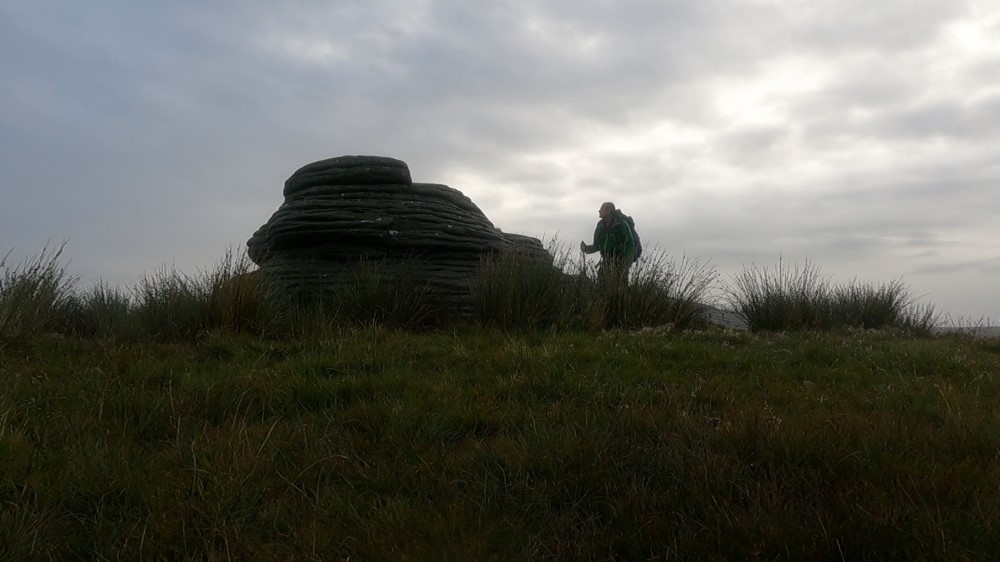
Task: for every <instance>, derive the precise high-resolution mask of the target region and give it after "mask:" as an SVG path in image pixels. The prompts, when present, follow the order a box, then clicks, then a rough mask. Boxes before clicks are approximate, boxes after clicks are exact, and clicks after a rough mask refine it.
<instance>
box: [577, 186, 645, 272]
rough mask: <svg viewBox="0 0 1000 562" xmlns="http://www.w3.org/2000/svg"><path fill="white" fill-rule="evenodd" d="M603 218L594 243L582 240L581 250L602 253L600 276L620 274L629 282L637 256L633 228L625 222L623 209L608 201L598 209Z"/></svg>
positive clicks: (598, 222)
mask: <svg viewBox="0 0 1000 562" xmlns="http://www.w3.org/2000/svg"><path fill="white" fill-rule="evenodd" d="M597 215H598V216H599V217H601V220H599V221H597V228H595V229H594V243H593V244H592V245H588V244H587V243H586V242H583V241H581V242H580V251H581V252H583V253H585V254H593V253H594V252H600V253H601V265H600V269H599V276H601V277H603V276H605V275H615V276H619V279H620V280H621V282H623V283H625V282H628V270H629V268H630V267H631V266H632V262H634V261H635V258H636V251H635V250H636V246H635V240H634V239H633V237H632V229H631V228H630V227H629V225H628V223H627V222H625V217H624V216H623V215H622V213H621V211H619V210H617V209H616V208H615V204H614V203H612V202H610V201H608V202H605V203H604V204H602V205H601V208H600V209H599V210H598V211H597Z"/></svg>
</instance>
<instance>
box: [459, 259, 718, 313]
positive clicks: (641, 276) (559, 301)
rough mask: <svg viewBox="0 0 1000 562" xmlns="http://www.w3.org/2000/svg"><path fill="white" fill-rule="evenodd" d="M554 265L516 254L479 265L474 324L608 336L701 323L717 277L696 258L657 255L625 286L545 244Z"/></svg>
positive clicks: (633, 273) (637, 268) (644, 262)
mask: <svg viewBox="0 0 1000 562" xmlns="http://www.w3.org/2000/svg"><path fill="white" fill-rule="evenodd" d="M549 252H550V253H551V254H552V255H554V256H555V259H554V263H553V264H548V263H544V262H542V263H540V262H536V261H532V260H530V259H526V258H525V257H523V256H521V255H519V254H517V253H513V252H510V253H499V254H495V255H492V256H489V257H487V258H486V259H484V261H483V263H482V264H481V266H480V269H479V276H478V277H477V279H476V283H475V295H476V313H477V316H476V318H477V320H478V321H479V322H480V323H482V324H484V325H487V326H493V327H498V328H503V329H510V328H538V327H546V328H556V329H588V330H596V331H599V330H606V329H622V328H641V327H656V326H665V325H673V326H677V327H688V326H693V325H698V324H699V323H702V322H703V318H702V310H703V307H702V306H703V303H702V301H703V300H704V298H705V296H706V294H707V292H708V291H709V290H710V288H711V286H712V284H713V283H714V282H715V279H716V274H715V271H714V270H713V269H712V268H711V267H710V266H708V265H707V264H703V263H702V262H700V261H699V260H698V259H697V258H694V257H691V256H684V257H682V258H681V259H679V260H676V259H672V258H671V257H670V256H668V255H667V254H665V253H664V252H662V251H660V250H658V249H652V250H651V251H649V252H647V257H646V258H644V259H643V260H642V261H640V262H638V263H636V264H635V265H633V267H632V268H631V271H630V275H629V280H628V282H627V283H622V282H620V281H619V280H618V279H615V278H614V277H612V276H604V277H602V276H601V275H599V274H598V271H597V268H596V267H595V266H593V265H590V264H588V262H586V261H584V260H580V261H576V262H574V260H573V257H572V255H571V252H570V251H569V250H568V249H566V248H565V247H560V246H559V244H558V243H557V242H553V243H552V244H550V247H549Z"/></svg>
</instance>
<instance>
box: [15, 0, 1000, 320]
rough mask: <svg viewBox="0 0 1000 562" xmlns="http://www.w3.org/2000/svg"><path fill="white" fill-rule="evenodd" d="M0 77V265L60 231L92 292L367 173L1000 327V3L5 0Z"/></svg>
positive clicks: (508, 217)
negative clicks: (348, 174) (309, 177)
mask: <svg viewBox="0 0 1000 562" xmlns="http://www.w3.org/2000/svg"><path fill="white" fill-rule="evenodd" d="M0 76H2V80H0V256H2V255H3V254H5V253H7V251H8V250H10V251H12V253H11V254H10V256H11V257H10V258H8V262H12V261H17V259H18V258H19V257H21V256H30V255H35V254H38V253H39V251H40V250H41V249H42V248H44V247H46V245H48V246H49V247H52V246H58V245H59V244H61V243H63V242H65V244H66V245H65V249H64V253H63V255H64V256H65V257H66V258H68V265H67V268H68V270H69V271H70V272H71V273H72V274H73V275H75V276H78V277H80V279H81V283H84V284H86V283H93V282H96V281H97V280H103V281H105V282H109V283H112V284H124V285H129V284H133V283H135V282H136V281H137V280H138V279H139V278H140V277H141V276H143V275H148V274H153V273H155V272H156V271H158V270H162V269H163V268H165V267H166V268H175V269H176V270H179V271H182V272H188V273H192V274H193V273H196V272H198V271H202V270H206V269H210V268H211V267H213V266H214V265H215V264H216V263H218V261H219V260H220V259H221V258H222V256H223V255H224V254H225V252H226V251H227V250H228V249H231V248H237V249H239V248H242V247H244V246H245V242H246V240H247V239H248V238H249V237H250V235H251V234H253V232H254V230H256V229H257V228H258V227H259V226H261V225H262V224H264V223H265V222H266V221H267V220H268V218H269V217H270V216H271V214H272V213H273V212H274V211H275V210H276V209H277V208H278V206H279V205H280V204H281V202H282V195H281V190H282V184H283V182H284V180H285V179H286V178H287V177H288V176H289V175H291V173H292V172H294V171H295V170H296V169H298V168H299V167H301V166H302V165H305V164H307V163H310V162H313V161H316V160H322V159H325V158H330V157H334V156H340V155H346V154H367V155H380V156H390V157H393V158H398V159H401V160H403V161H405V162H406V163H407V164H408V165H409V168H410V173H411V176H412V177H413V179H414V181H417V182H427V183H443V184H447V185H449V186H451V187H453V188H456V189H458V190H461V191H462V192H463V193H465V194H466V195H467V196H469V197H470V198H471V199H472V200H473V201H475V202H476V203H477V205H479V207H480V208H481V209H482V210H483V212H484V213H485V214H486V215H487V216H488V217H489V219H490V220H491V221H492V222H493V223H494V224H495V225H496V226H497V227H499V228H501V229H503V230H504V231H506V232H512V233H519V234H527V235H530V236H535V237H537V238H541V239H544V240H546V241H550V240H552V239H556V240H557V241H558V243H562V244H565V245H566V246H567V247H576V246H578V245H579V240H582V239H588V241H589V238H590V237H591V236H592V233H593V229H594V225H595V223H596V221H597V209H598V208H599V206H600V205H601V203H602V202H604V201H613V202H615V203H616V204H617V205H618V206H619V207H620V208H621V209H622V210H623V211H625V212H626V213H627V214H630V215H632V216H633V217H634V218H635V221H636V223H637V228H638V229H639V232H640V233H641V235H642V239H643V242H644V245H645V246H646V247H647V248H655V249H658V250H659V251H662V252H666V253H667V254H668V255H670V256H676V257H677V258H678V259H679V258H680V257H681V256H689V257H692V258H694V259H696V260H699V261H701V262H703V263H706V264H709V265H710V266H711V267H712V268H714V269H715V270H716V271H717V272H718V274H719V278H720V280H721V282H723V283H726V282H731V280H732V279H733V277H734V276H737V275H739V274H740V273H741V272H743V271H746V269H747V268H749V267H757V268H773V267H776V266H777V264H778V263H779V260H780V261H781V263H783V264H786V265H790V264H804V263H806V262H808V263H809V264H811V265H812V266H814V267H816V268H818V269H819V271H820V273H821V274H822V275H823V276H824V277H825V278H829V279H830V280H831V282H834V283H853V282H873V283H876V284H879V283H887V282H891V281H896V280H900V281H902V282H903V283H904V284H905V285H906V286H907V287H908V290H909V292H910V293H911V294H912V295H913V297H914V298H915V299H916V300H917V302H918V303H924V304H931V305H933V306H934V307H935V310H937V311H938V312H939V313H941V314H944V315H946V317H947V319H950V320H951V321H952V322H967V321H969V320H972V321H978V320H981V319H983V318H986V319H989V320H992V321H993V322H992V323H994V324H996V323H997V322H996V321H997V320H998V319H1000V243H998V240H1000V220H998V219H997V214H998V211H1000V3H997V2H996V1H995V0H905V1H902V0H881V1H880V2H871V0H493V1H491V2H467V1H460V0H395V1H383V0H357V1H355V0H340V1H326V2H310V1H304V0H298V1H296V0H289V1H287V2H280V3H279V2H269V1H268V2H265V1H260V0H241V1H239V2H236V1H229V0H218V1H214V2H194V1H187V0H179V1H175V2H136V1H134V0H128V1H126V0H120V1H116V0H88V1H82V0H77V1H71V0H52V1H39V0H0ZM649 251H651V250H649V249H647V252H649ZM591 259H596V258H591Z"/></svg>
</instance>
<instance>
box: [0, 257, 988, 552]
mask: <svg viewBox="0 0 1000 562" xmlns="http://www.w3.org/2000/svg"><path fill="white" fill-rule="evenodd" d="M553 253H554V254H556V256H557V260H556V261H557V266H558V267H556V268H550V267H540V266H538V265H537V263H531V262H528V261H525V260H521V259H519V258H518V256H516V255H513V254H509V255H497V256H494V257H493V258H491V259H489V260H487V261H486V262H484V263H483V265H482V268H481V272H482V274H481V276H480V277H479V278H478V279H477V280H476V291H475V295H476V297H475V298H476V300H475V305H474V311H475V312H474V315H473V316H472V317H464V318H455V317H452V316H449V315H448V314H447V312H448V311H441V310H434V308H433V306H431V305H430V304H429V303H430V302H431V300H430V299H428V298H427V294H426V292H425V291H422V290H421V288H420V287H418V286H417V287H415V286H413V285H412V284H400V283H389V282H387V281H386V280H385V279H383V278H381V277H380V275H379V272H378V268H377V266H376V265H375V264H361V266H360V267H359V268H358V278H357V280H356V282H353V283H349V284H346V285H345V286H344V287H342V288H341V290H339V291H337V293H336V295H335V296H334V297H332V298H328V299H325V300H323V301H322V302H317V301H312V302H306V301H297V302H291V301H289V300H287V299H285V298H283V297H282V296H281V294H279V293H278V292H276V291H275V290H274V289H273V286H272V285H271V284H269V283H268V282H267V280H266V279H263V278H261V277H260V276H259V275H257V274H255V273H254V268H253V267H252V264H250V262H249V261H248V260H247V259H246V258H245V256H244V255H243V254H242V253H241V252H236V251H230V252H227V253H226V254H225V256H224V258H223V259H222V260H221V261H220V263H219V264H218V265H217V266H216V267H215V268H213V269H211V270H208V271H205V272H201V273H198V274H196V275H193V276H189V275H185V274H182V273H179V272H176V271H173V270H170V269H166V268H165V269H163V270H161V271H158V272H156V273H154V274H153V275H150V276H147V277H144V278H142V279H141V280H140V281H139V283H138V284H136V286H134V287H132V288H125V289H123V288H120V287H112V286H109V285H106V284H103V283H98V284H97V285H95V286H92V287H88V288H79V287H78V282H77V280H75V279H73V278H72V277H71V276H69V275H68V274H67V272H66V267H65V265H64V264H63V260H62V253H61V249H55V250H51V251H50V250H45V251H43V252H41V254H39V255H38V256H36V257H34V258H29V259H27V260H25V261H23V262H19V263H11V262H10V260H9V259H5V260H3V261H2V263H0V458H2V459H3V462H2V463H0V559H11V560H49V559H94V560H104V559H136V560H139V559H192V560H193V559H199V560H201V559H206V560H228V559H273V560H329V559H347V558H351V559H363V560H373V559H427V558H436V559H488V558H493V559H546V558H552V559H596V560H600V559H671V558H673V559H681V560H703V559H704V560H714V559H768V560H773V559H785V560H793V559H816V560H845V559H846V560H863V559H877V560H886V559H906V560H917V559H935V560H944V559H956V560H961V559H968V560H978V559H985V558H988V557H989V556H990V555H992V553H993V551H994V548H995V545H996V544H998V543H1000V491H998V488H997V486H996V482H997V481H998V479H1000V449H998V447H997V443H998V442H1000V424H998V416H997V412H996V404H997V398H998V394H1000V392H998V391H1000V380H998V376H1000V345H998V342H997V341H996V340H984V341H977V340H972V339H969V338H963V337H956V336H950V337H944V336H940V335H934V334H933V333H932V330H931V328H932V327H933V325H934V322H935V315H934V311H933V308H931V307H929V306H919V305H917V304H916V303H915V300H914V299H913V298H912V297H911V296H910V295H909V294H908V291H907V289H906V287H905V286H904V285H903V284H902V283H901V282H889V283H883V284H874V283H850V284H847V285H835V284H833V283H831V282H830V281H829V280H827V279H824V278H823V277H822V276H820V275H819V272H818V268H816V267H815V266H813V265H810V264H808V263H807V264H805V265H804V266H786V265H785V264H784V263H780V262H779V264H778V266H777V267H774V268H766V267H764V268H761V267H756V266H752V267H750V268H747V269H745V270H744V272H743V273H742V274H741V275H738V276H735V277H733V278H732V279H729V280H727V281H725V282H720V281H719V280H718V278H717V275H716V274H715V272H714V270H713V269H712V268H711V267H710V266H708V265H706V264H704V263H702V262H700V261H699V260H697V259H694V258H690V257H684V258H679V259H672V258H670V257H669V256H668V255H666V254H664V253H661V252H656V251H652V252H650V256H649V257H647V258H646V260H645V261H644V262H642V263H640V264H638V265H637V266H636V267H635V268H634V271H633V273H632V279H631V281H630V283H629V284H628V285H625V286H622V285H618V284H610V283H606V282H604V281H602V280H601V279H600V278H599V277H598V276H597V275H596V274H595V272H594V271H593V270H590V269H588V268H587V267H585V266H583V265H582V264H573V263H571V261H572V260H570V259H569V258H568V257H567V256H568V253H566V252H564V251H561V250H559V249H558V248H557V247H556V248H554V251H553ZM567 272H569V274H567ZM717 301H718V302H722V303H723V305H720V306H726V307H729V308H731V309H732V311H733V312H734V313H735V314H737V315H739V316H740V317H741V318H742V320H743V322H744V324H745V325H746V327H747V328H748V329H747V330H733V329H728V328H723V327H719V326H715V325H713V324H712V323H711V322H709V321H708V320H707V311H708V310H709V309H708V308H707V306H706V305H709V304H717Z"/></svg>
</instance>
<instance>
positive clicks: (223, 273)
mask: <svg viewBox="0 0 1000 562" xmlns="http://www.w3.org/2000/svg"><path fill="white" fill-rule="evenodd" d="M133 300H134V305H133V309H132V313H131V315H132V318H133V320H134V321H135V324H136V333H137V334H139V335H142V336H145V337H149V338H152V339H158V340H185V341H187V340H192V339H194V338H197V337H198V336H199V335H200V334H204V333H207V332H210V331H225V332H232V333H247V334H254V335H266V334H270V333H274V332H275V331H276V330H278V329H279V326H280V325H281V323H282V322H283V320H284V318H285V311H284V307H283V306H282V303H281V302H280V299H279V298H278V296H277V295H276V294H275V293H274V290H273V288H272V285H271V284H270V283H268V282H267V281H266V280H265V279H264V278H263V277H262V275H261V274H260V273H259V272H257V271H255V270H254V266H253V264H252V262H251V261H250V259H249V258H248V257H247V256H246V254H245V253H235V252H234V251H233V250H232V249H229V250H227V251H226V253H225V255H224V256H223V258H222V259H221V260H220V261H219V263H217V264H216V265H215V267H214V269H210V270H207V271H204V272H201V273H199V274H198V275H195V276H190V275H185V274H182V273H179V272H177V271H175V270H173V269H168V268H166V267H164V268H162V269H160V270H159V271H157V272H156V273H155V274H154V275H152V276H145V277H143V278H141V279H140V280H139V283H138V285H136V287H135V288H134V290H133Z"/></svg>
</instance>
